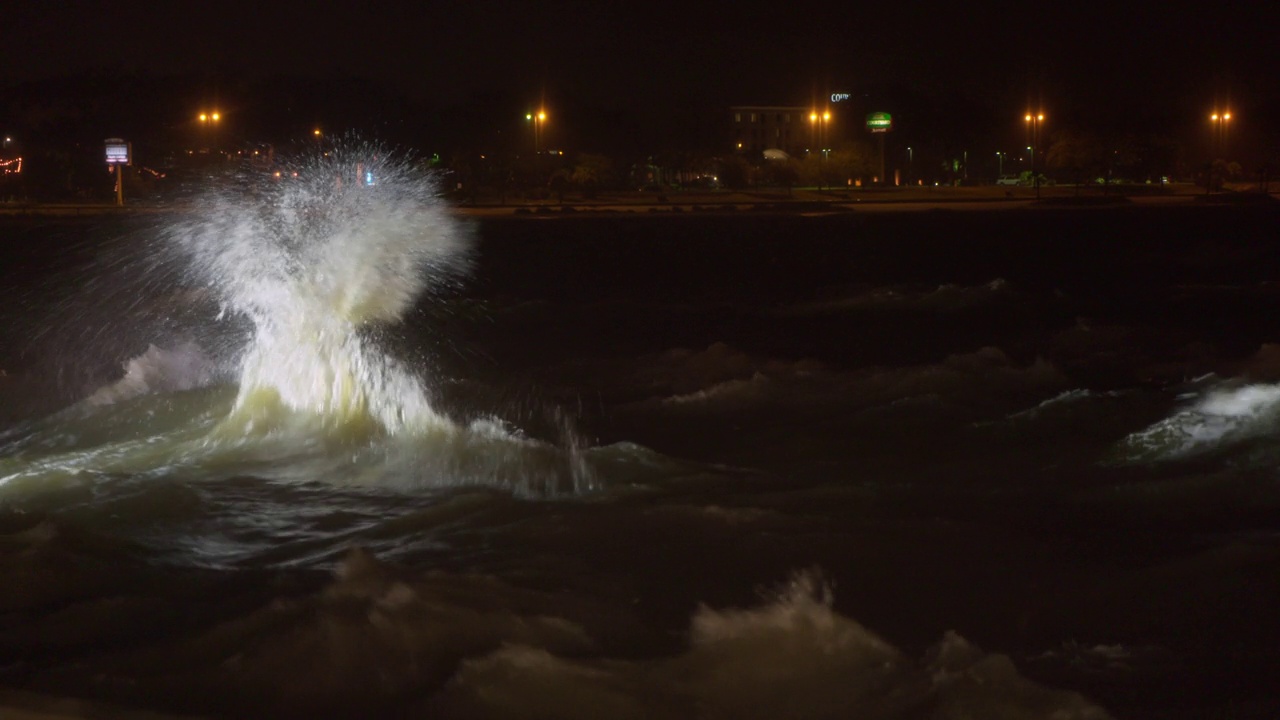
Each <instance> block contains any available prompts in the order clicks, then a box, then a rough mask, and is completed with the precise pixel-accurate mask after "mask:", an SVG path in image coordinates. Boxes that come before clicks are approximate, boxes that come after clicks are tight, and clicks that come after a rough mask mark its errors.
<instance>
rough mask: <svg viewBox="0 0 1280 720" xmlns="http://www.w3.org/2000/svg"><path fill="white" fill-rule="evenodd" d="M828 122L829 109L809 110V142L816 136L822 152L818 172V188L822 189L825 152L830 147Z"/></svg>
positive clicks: (811, 142)
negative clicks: (828, 142)
mask: <svg viewBox="0 0 1280 720" xmlns="http://www.w3.org/2000/svg"><path fill="white" fill-rule="evenodd" d="M830 124H831V111H830V110H824V111H823V112H821V113H819V112H818V111H817V110H813V111H810V113H809V132H810V135H811V138H810V144H813V140H814V139H815V138H816V140H817V145H818V149H819V150H820V151H821V152H822V163H823V171H822V172H820V173H818V189H819V190H821V189H822V186H823V181H824V180H825V179H826V178H825V177H824V176H825V175H826V170H825V168H826V162H827V154H828V153H829V152H830V151H831V148H828V147H827V126H828V125H830Z"/></svg>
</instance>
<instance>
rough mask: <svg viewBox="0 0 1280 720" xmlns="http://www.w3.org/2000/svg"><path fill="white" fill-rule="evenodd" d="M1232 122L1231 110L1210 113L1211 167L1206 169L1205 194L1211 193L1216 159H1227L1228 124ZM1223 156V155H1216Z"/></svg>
mask: <svg viewBox="0 0 1280 720" xmlns="http://www.w3.org/2000/svg"><path fill="white" fill-rule="evenodd" d="M1230 122H1231V111H1230V110H1223V111H1221V112H1218V111H1215V112H1213V113H1211V114H1210V115H1209V128H1210V133H1209V167H1208V169H1207V170H1206V171H1205V178H1204V194H1205V195H1208V194H1209V189H1210V188H1212V187H1213V164H1214V161H1215V160H1218V159H1222V160H1224V161H1225V159H1226V158H1225V156H1226V149H1227V124H1228V123H1230ZM1215 156H1222V157H1215Z"/></svg>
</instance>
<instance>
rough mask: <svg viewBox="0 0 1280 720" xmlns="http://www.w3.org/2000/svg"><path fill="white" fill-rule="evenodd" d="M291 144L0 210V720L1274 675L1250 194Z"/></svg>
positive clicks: (887, 700)
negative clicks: (95, 208)
mask: <svg viewBox="0 0 1280 720" xmlns="http://www.w3.org/2000/svg"><path fill="white" fill-rule="evenodd" d="M327 150H328V152H327V153H317V154H315V155H312V156H307V157H303V158H301V159H300V160H299V161H297V162H296V163H293V164H291V165H285V166H284V167H283V168H282V169H281V172H280V173H279V176H278V177H277V176H276V175H275V174H274V173H270V172H261V171H255V170H245V171H244V172H241V173H236V174H234V175H229V176H226V177H212V178H208V179H206V180H205V181H202V183H201V185H200V191H199V192H198V193H197V194H195V195H194V196H193V197H192V199H191V201H190V202H189V203H183V204H181V205H180V206H177V207H174V208H172V209H171V210H170V211H169V212H166V213H164V214H161V215H157V216H142V217H140V218H137V219H127V220H125V221H121V222H119V223H118V224H116V225H111V224H109V223H108V224H105V225H103V224H96V223H95V224H78V223H77V222H71V221H58V222H54V223H41V222H36V223H33V224H30V225H24V224H22V223H21V222H14V223H13V224H12V227H9V228H8V229H7V230H6V232H8V233H10V235H9V236H7V237H8V238H9V239H10V240H12V241H13V243H16V244H17V246H20V247H22V248H25V249H29V251H30V252H46V253H47V255H40V256H39V258H40V262H34V261H30V262H28V263H27V264H26V265H24V266H23V267H24V268H25V269H24V271H23V272H24V273H29V274H31V275H32V276H33V278H31V279H24V278H22V277H18V276H17V275H14V276H6V277H8V282H10V284H11V286H13V287H15V288H16V290H15V293H17V295H16V296H15V299H14V301H13V302H12V307H11V308H9V309H8V310H7V312H8V314H7V315H6V316H5V317H6V319H7V322H8V323H9V325H8V327H13V328H21V329H22V330H21V332H18V331H14V332H12V333H10V336H11V337H17V336H18V335H22V339H23V344H22V345H21V351H17V350H15V351H14V352H9V353H6V354H4V355H2V356H0V369H3V370H4V373H3V374H0V399H3V400H4V401H5V407H6V408H8V409H7V410H6V412H7V413H9V415H7V416H6V417H9V416H12V418H13V419H12V420H11V421H9V422H8V423H7V425H5V426H4V427H3V428H0V578H3V580H2V581H0V716H5V717H7V715H8V714H9V713H17V712H19V711H21V712H28V713H36V714H39V713H44V714H46V715H48V714H59V715H60V716H71V717H97V716H103V715H104V713H112V712H117V713H118V712H125V711H146V712H149V713H156V714H157V715H158V716H161V717H170V716H180V717H197V716H198V717H226V718H317V717H323V718H349V717H350V718H354V717H405V718H409V717H441V718H583V719H586V718H601V717H609V718H690V719H693V718H725V719H729V718H734V719H738V718H760V719H761V720H763V719H765V718H769V719H772V718H780V717H790V718H832V719H834V718H850V717H856V718H867V719H868V720H890V719H892V720H917V719H920V718H936V719H939V720H942V719H949V720H960V719H961V718H1007V719H1012V718H1026V719H1028V720H1030V719H1033V718H1034V719H1041V718H1055V719H1057V720H1069V719H1081V720H1084V719H1095V718H1099V719H1100V718H1111V717H1172V718H1199V717H1242V718H1243V717H1248V718H1253V717H1271V716H1273V714H1272V711H1274V710H1277V709H1280V699H1277V697H1276V696H1275V691H1274V683H1273V682H1272V681H1273V680H1274V675H1273V673H1272V672H1271V670H1273V669H1274V668H1276V667H1280V659H1278V656H1277V655H1276V650H1275V648H1276V647H1280V630H1278V629H1277V623H1276V621H1275V619H1274V614H1275V613H1274V607H1275V603H1276V602H1280V584H1278V583H1277V581H1276V578H1277V577H1280V573H1277V572H1276V571H1277V569H1280V524H1278V520H1280V485H1278V484H1277V482H1276V474H1275V467H1276V463H1277V462H1280V441H1278V440H1277V437H1278V435H1277V431H1280V409H1278V408H1280V389H1278V388H1280V386H1278V385H1276V384H1275V383H1276V382H1277V381H1278V380H1280V362H1277V357H1278V355H1277V351H1276V349H1275V346H1274V345H1271V343H1273V342H1274V341H1275V336H1277V335H1280V328H1273V327H1271V326H1270V325H1267V324H1264V323H1255V324H1249V323H1246V322H1244V320H1242V319H1244V318H1258V317H1263V316H1264V313H1262V312H1261V310H1262V309H1263V308H1269V307H1270V305H1271V304H1273V303H1274V302H1275V301H1277V300H1280V295H1277V293H1276V291H1275V289H1276V287H1280V286H1277V285H1275V284H1274V283H1272V282H1271V279H1270V278H1269V277H1266V276H1260V275H1257V273H1261V272H1263V271H1264V270H1263V269H1264V268H1266V267H1268V266H1269V265H1268V263H1266V262H1263V261H1262V260H1261V259H1260V258H1259V257H1258V253H1259V252H1260V250H1259V248H1270V246H1268V245H1263V244H1261V243H1259V242H1258V241H1257V238H1256V237H1255V234H1254V233H1255V231H1254V230H1253V228H1254V227H1255V225H1256V224H1258V222H1257V219H1256V218H1247V219H1245V220H1241V219H1239V218H1236V217H1235V216H1225V217H1224V216H1222V215H1219V214H1216V213H1217V212H1218V211H1215V210H1208V209H1203V208H1201V209H1197V210H1196V212H1195V213H1188V214H1186V215H1178V216H1176V217H1175V220H1176V222H1168V224H1166V225H1159V227H1160V228H1162V230H1161V231H1160V232H1159V233H1155V231H1154V230H1152V231H1151V232H1152V233H1154V234H1156V235H1157V236H1158V237H1160V238H1162V240H1161V244H1155V245H1144V244H1142V243H1140V242H1136V241H1133V240H1131V238H1133V237H1145V236H1144V235H1142V234H1141V233H1142V231H1144V230H1145V229H1146V227H1147V226H1146V224H1147V223H1153V224H1158V223H1162V222H1167V221H1165V220H1161V219H1160V218H1163V217H1164V216H1163V215H1157V216H1148V215H1144V214H1141V213H1139V211H1137V210H1127V211H1116V212H1114V213H1112V212H1111V211H1106V210H1091V211H1090V212H1089V213H1082V214H1073V213H1065V214H1062V215H1048V216H1046V215H1041V214H1037V213H1050V212H1051V211H1047V210H1027V211H1025V212H1024V211H1012V210H1010V211H1000V212H992V213H979V212H971V213H964V214H961V216H951V215H946V214H932V213H921V214H904V215H893V214H882V215H877V216H875V217H874V218H872V219H870V220H867V219H864V218H862V217H861V216H860V215H856V214H854V215H847V216H841V215H835V216H829V217H823V218H809V217H800V216H794V217H792V216H786V215H777V214H757V215H754V216H747V215H746V214H745V213H744V214H743V215H741V216H734V215H732V214H726V215H716V216H712V215H707V216H703V217H698V216H696V214H694V213H687V214H685V215H684V216H675V215H672V216H663V217H657V216H654V215H652V214H647V213H646V214H645V215H636V216H618V217H614V216H604V215H602V216H598V217H591V216H589V215H588V214H586V213H580V214H578V215H577V216H575V217H563V218H556V219H551V220H547V219H537V218H526V219H518V218H510V219H487V220H480V219H475V218H472V219H465V218H464V217H462V216H461V215H460V214H459V213H457V212H456V211H455V210H453V209H452V208H450V207H449V205H448V204H447V203H446V202H445V201H444V200H443V199H442V198H441V197H440V196H439V194H438V188H437V186H436V184H435V181H434V179H433V177H432V175H431V174H430V172H429V171H427V170H424V169H423V168H422V167H421V166H420V165H419V164H418V163H417V162H416V161H415V160H413V159H412V158H410V157H406V156H403V155H400V154H397V153H395V152H392V151H390V150H388V149H386V148H383V147H379V146H376V145H371V144H366V143H360V142H355V141H350V142H343V143H338V144H337V145H336V146H335V147H331V148H327ZM1160 212H1161V213H1167V212H1169V213H1171V212H1174V211H1173V210H1166V209H1162V210H1161V211H1160ZM1202 212H1212V213H1215V214H1213V215H1211V216H1208V217H1205V216H1202V215H1201V214H1200V213H1202ZM1129 213H1133V214H1129ZM153 217H154V218H158V219H155V220H153V219H152V218H153ZM1268 217H1269V216H1268ZM1264 219H1265V218H1264ZM1028 225H1036V226H1038V227H1041V228H1042V229H1043V230H1042V231H1043V233H1044V234H1045V239H1043V240H1042V241H1041V243H1040V244H1039V245H1036V246H1032V245H1029V244H1028V243H1027V242H1026V241H1025V236H1026V233H1025V232H1024V229H1025V227H1026V226H1028ZM1223 228H1233V229H1234V232H1235V233H1236V234H1235V235H1227V236H1226V237H1227V239H1225V240H1224V239H1221V238H1222V237H1223V236H1222V234H1221V233H1222V229H1223ZM1005 238H1009V239H1008V240H1005ZM1167 238H1173V240H1167ZM1233 238H1234V239H1233ZM1209 242H1215V243H1218V246H1217V247H1216V249H1215V252H1214V254H1213V256H1214V257H1219V258H1228V260H1223V261H1222V262H1223V263H1229V262H1230V263H1235V264H1234V265H1232V266H1231V267H1232V268H1233V271H1234V272H1237V273H1239V274H1238V275H1236V276H1232V277H1233V278H1234V279H1233V280H1232V281H1231V282H1226V281H1225V280H1223V275H1224V274H1225V273H1224V272H1220V268H1215V269H1214V270H1213V273H1215V274H1214V275H1213V278H1214V282H1212V283H1210V282H1208V281H1204V282H1199V281H1197V278H1198V277H1199V275H1198V273H1202V272H1204V273H1208V272H1209V271H1207V270H1202V266H1203V264H1202V263H1201V262H1200V260H1199V258H1201V257H1202V252H1203V251H1202V250H1201V248H1200V246H1199V245H1198V244H1197V243H1209ZM1164 243H1168V244H1167V245H1166V244H1164ZM45 248H48V249H47V250H45ZM1268 251H1269V250H1268ZM1126 253H1127V254H1126ZM81 255H84V256H87V257H89V258H91V259H90V260H89V261H88V262H85V263H76V262H72V260H71V258H73V257H79V256H81ZM64 256H65V257H64ZM1264 259H1265V258H1264ZM1250 273H1254V274H1250ZM35 278H38V279H39V282H37V281H36V279H35ZM51 289H54V290H56V291H57V292H56V293H55V294H53V295H50V292H51ZM15 342H16V341H15ZM15 347H18V346H17V345H15ZM19 716H21V715H19ZM148 716H149V717H151V715H148Z"/></svg>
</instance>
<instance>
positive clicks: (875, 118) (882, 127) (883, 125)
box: [867, 112, 893, 133]
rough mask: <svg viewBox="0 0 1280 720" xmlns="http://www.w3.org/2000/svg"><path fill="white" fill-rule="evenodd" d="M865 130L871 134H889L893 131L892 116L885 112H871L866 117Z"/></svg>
mask: <svg viewBox="0 0 1280 720" xmlns="http://www.w3.org/2000/svg"><path fill="white" fill-rule="evenodd" d="M867 129H868V130H870V131H871V132H873V133H875V132H889V131H890V130H892V129H893V116H892V115H890V114H889V113H887V112H873V113H871V114H870V115H868V116H867Z"/></svg>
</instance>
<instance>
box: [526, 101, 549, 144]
mask: <svg viewBox="0 0 1280 720" xmlns="http://www.w3.org/2000/svg"><path fill="white" fill-rule="evenodd" d="M524 119H525V120H527V121H528V122H529V123H530V124H532V125H533V154H534V155H537V154H538V150H539V146H540V143H539V139H540V136H541V135H542V126H543V125H544V124H546V122H547V111H546V110H539V111H538V112H536V113H525V116H524Z"/></svg>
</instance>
